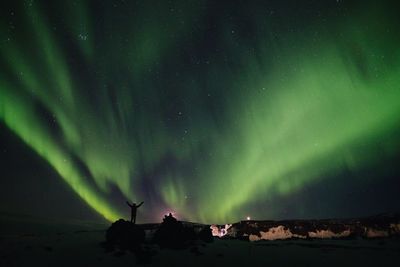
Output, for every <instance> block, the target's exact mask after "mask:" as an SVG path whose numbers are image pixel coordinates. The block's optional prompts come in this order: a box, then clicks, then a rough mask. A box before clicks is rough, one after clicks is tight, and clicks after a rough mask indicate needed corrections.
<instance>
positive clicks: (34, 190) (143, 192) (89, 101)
mask: <svg viewBox="0 0 400 267" xmlns="http://www.w3.org/2000/svg"><path fill="white" fill-rule="evenodd" d="M394 3H395V1H393V3H392V2H389V1H346V0H325V1H320V0H314V1H311V0H304V1H278V0H274V1H268V0H265V1H245V0H243V1H232V0H229V1H228V0H227V1H211V0H208V1H200V0H196V1H189V0H181V1H148V0H146V1H143V0H142V1H139V0H137V1H128V0H125V1H124V0H121V1H116V0H115V1H81V0H79V1H78V0H76V1H38V0H36V1H34V0H26V1H22V0H19V1H1V4H0V12H1V13H0V160H1V161H0V164H1V170H0V177H1V178H0V211H1V212H16V213H23V214H29V215H33V216H47V217H53V218H60V219H65V220H67V219H82V220H102V219H104V218H105V219H107V220H110V221H113V220H116V219H117V218H120V217H124V218H128V217H129V207H128V206H127V205H126V204H125V201H126V200H130V201H133V202H137V203H139V202H141V201H144V202H145V203H144V205H143V206H142V207H141V208H140V209H139V214H138V220H139V222H154V221H160V220H161V218H162V217H163V215H164V214H166V213H168V212H173V213H174V214H175V216H177V217H178V218H179V219H185V220H191V221H198V222H206V223H226V222H233V221H238V220H243V219H245V218H246V217H247V216H250V217H251V218H252V219H284V218H326V217H355V216H364V215H373V214H377V213H381V212H393V211H399V210H400V164H399V162H400V30H399V29H400V27H399V26H400V17H399V16H398V7H396V5H395V4H394Z"/></svg>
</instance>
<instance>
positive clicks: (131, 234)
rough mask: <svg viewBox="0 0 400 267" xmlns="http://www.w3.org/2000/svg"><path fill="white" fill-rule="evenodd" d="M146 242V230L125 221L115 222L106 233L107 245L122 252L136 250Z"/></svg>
mask: <svg viewBox="0 0 400 267" xmlns="http://www.w3.org/2000/svg"><path fill="white" fill-rule="evenodd" d="M144 240H145V232H144V230H143V229H142V228H141V227H140V226H138V225H136V224H134V223H131V222H128V221H125V220H123V219H119V220H118V221H116V222H114V223H113V224H112V225H111V226H110V228H108V229H107V232H106V243H107V245H108V246H112V247H114V248H119V249H121V250H126V249H129V250H136V249H137V248H138V247H139V246H140V244H142V243H143V242H144Z"/></svg>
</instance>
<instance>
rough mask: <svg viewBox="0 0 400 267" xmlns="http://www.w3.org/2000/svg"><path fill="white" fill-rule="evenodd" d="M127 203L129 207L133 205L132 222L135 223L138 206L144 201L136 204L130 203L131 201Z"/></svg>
mask: <svg viewBox="0 0 400 267" xmlns="http://www.w3.org/2000/svg"><path fill="white" fill-rule="evenodd" d="M126 204H128V206H129V207H131V222H132V221H133V223H136V210H137V208H139V207H140V206H142V204H143V201H142V202H140V204H139V205H136V203H132V205H131V204H129V202H128V201H127V202H126Z"/></svg>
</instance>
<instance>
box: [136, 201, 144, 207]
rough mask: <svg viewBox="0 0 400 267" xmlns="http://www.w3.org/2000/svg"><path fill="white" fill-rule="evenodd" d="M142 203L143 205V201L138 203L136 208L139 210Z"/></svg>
mask: <svg viewBox="0 0 400 267" xmlns="http://www.w3.org/2000/svg"><path fill="white" fill-rule="evenodd" d="M143 203H144V201H142V202H140V204H139V205H137V206H136V207H137V208H139V207H140V206H142V204H143Z"/></svg>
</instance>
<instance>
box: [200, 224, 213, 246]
mask: <svg viewBox="0 0 400 267" xmlns="http://www.w3.org/2000/svg"><path fill="white" fill-rule="evenodd" d="M198 238H199V239H200V240H202V241H204V242H206V243H211V242H213V241H214V237H213V235H212V232H211V228H210V226H205V227H203V228H202V229H201V230H200V232H199V233H198Z"/></svg>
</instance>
